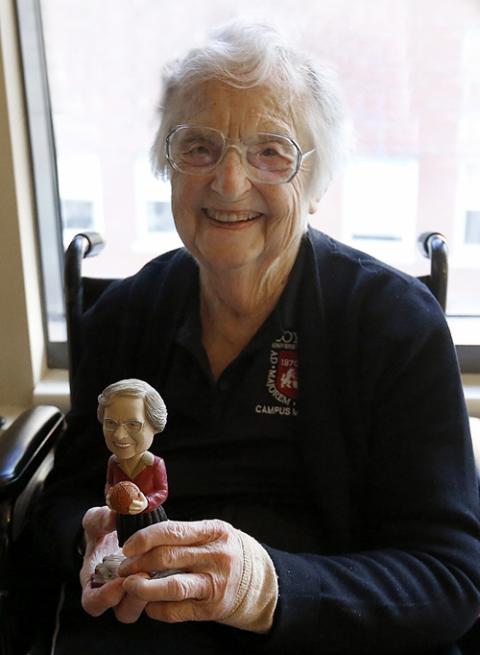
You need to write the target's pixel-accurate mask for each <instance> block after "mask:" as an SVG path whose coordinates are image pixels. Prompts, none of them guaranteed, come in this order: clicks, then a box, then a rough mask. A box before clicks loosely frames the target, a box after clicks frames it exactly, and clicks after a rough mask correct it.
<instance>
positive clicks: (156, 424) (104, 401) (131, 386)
mask: <svg viewBox="0 0 480 655" xmlns="http://www.w3.org/2000/svg"><path fill="white" fill-rule="evenodd" d="M115 396H132V398H143V406H144V409H145V418H146V419H147V421H148V422H149V423H150V425H151V426H152V428H153V429H154V430H155V432H156V433H157V432H163V430H164V428H165V425H166V423H167V408H166V407H165V403H164V402H163V398H162V397H161V395H160V394H159V393H158V391H157V390H156V389H154V388H153V387H152V386H150V385H149V384H148V383H147V382H144V381H143V380H137V379H136V378H128V379H125V380H119V381H118V382H114V383H113V384H110V385H109V386H108V387H106V388H105V389H104V390H103V391H102V393H101V394H100V395H99V396H98V409H97V418H98V420H99V421H100V423H103V417H104V414H105V408H106V407H108V405H109V404H110V403H111V402H112V399H113V398H114V397H115Z"/></svg>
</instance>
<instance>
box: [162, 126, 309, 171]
mask: <svg viewBox="0 0 480 655" xmlns="http://www.w3.org/2000/svg"><path fill="white" fill-rule="evenodd" d="M168 147H169V150H168V154H169V158H170V160H171V161H172V163H173V164H174V165H175V166H176V167H177V168H178V169H179V170H181V171H184V172H186V173H193V174H196V173H197V174H201V173H203V172H206V171H210V170H213V168H214V167H215V166H216V165H217V164H218V162H219V161H220V159H221V158H222V155H223V153H224V150H225V147H226V143H225V138H224V136H223V134H222V133H221V132H219V131H217V130H214V129H210V128H197V127H179V128H177V129H176V130H175V131H173V132H172V133H171V134H170V137H169V142H168ZM243 147H244V149H245V150H246V160H247V162H248V164H249V165H250V166H252V167H253V168H254V169H256V174H257V176H260V177H263V178H265V179H267V180H284V179H286V178H288V177H290V176H291V175H292V173H294V172H295V171H296V169H297V166H298V158H299V156H300V151H299V150H298V149H297V147H296V146H295V145H294V143H293V142H292V141H290V139H288V138H287V137H283V136H281V135H274V134H267V133H259V134H256V135H255V136H252V137H251V138H249V139H247V140H246V141H245V142H244V143H243Z"/></svg>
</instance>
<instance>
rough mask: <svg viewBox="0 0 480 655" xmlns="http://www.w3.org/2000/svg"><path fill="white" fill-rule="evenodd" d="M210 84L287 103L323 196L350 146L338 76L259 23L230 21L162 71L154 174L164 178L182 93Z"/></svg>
mask: <svg viewBox="0 0 480 655" xmlns="http://www.w3.org/2000/svg"><path fill="white" fill-rule="evenodd" d="M208 80H219V81H221V82H224V83H226V84H229V85H230V86H233V87H236V88H242V89H247V88H251V87H255V86H261V85H266V86H268V87H269V88H271V89H273V90H274V91H276V92H277V93H278V94H279V96H280V97H281V98H282V100H283V99H285V100H286V101H287V102H289V103H290V105H291V108H292V110H293V114H294V118H295V120H296V122H297V123H299V124H297V125H296V127H297V130H299V131H305V133H306V134H307V138H309V139H310V141H311V143H307V144H302V147H303V149H304V150H307V149H311V148H315V152H314V153H313V160H314V170H313V176H312V184H313V187H312V188H313V189H314V190H315V191H318V192H319V193H323V192H324V191H325V190H326V189H327V187H328V185H329V183H330V180H331V179H332V178H333V176H334V174H335V173H336V172H337V170H338V169H339V168H340V167H341V165H342V164H343V163H344V161H345V159H346V157H347V154H348V151H349V147H350V129H349V123H348V121H347V120H346V117H345V113H344V108H343V102H342V99H341V95H340V91H339V87H338V83H337V78H336V74H335V73H334V71H333V70H332V69H331V68H330V67H329V66H326V65H324V64H320V63H316V62H314V61H313V59H311V58H310V57H308V56H307V55H305V54H304V53H302V52H301V51H299V50H297V49H296V48H294V47H293V46H291V45H290V44H289V43H288V42H287V41H286V40H285V39H284V38H283V37H282V36H281V35H280V34H279V33H278V32H277V31H276V30H275V29H273V28H272V27H269V26H267V25H262V24H245V23H238V22H234V23H231V24H229V25H227V26H225V27H223V28H220V29H219V30H216V31H215V32H213V33H212V34H211V38H210V40H209V41H208V42H207V44H206V45H205V46H204V47H203V48H195V49H193V50H190V52H188V53H187V55H186V56H185V57H184V58H183V59H179V60H176V61H174V62H172V63H170V64H169V65H167V67H166V68H165V70H164V77H163V94H162V98H161V103H160V110H159V111H160V117H161V118H160V125H159V128H158V131H157V134H156V137H155V141H154V143H153V146H152V150H151V159H152V167H153V170H154V172H155V174H156V175H163V176H164V177H168V176H169V174H170V169H169V166H168V163H167V159H166V152H165V139H166V136H167V134H168V132H169V131H170V130H171V129H172V128H173V127H175V126H176V125H177V121H178V115H179V113H180V112H181V98H182V95H181V94H185V93H191V92H192V91H194V90H195V87H197V86H199V85H200V84H202V83H203V82H206V81H208Z"/></svg>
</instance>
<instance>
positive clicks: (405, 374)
mask: <svg viewBox="0 0 480 655" xmlns="http://www.w3.org/2000/svg"><path fill="white" fill-rule="evenodd" d="M307 239H308V248H309V252H310V256H311V257H313V259H314V262H315V266H314V271H315V274H314V276H313V279H311V281H310V283H309V284H308V285H305V289H303V290H302V293H304V294H305V297H304V301H305V302H304V303H303V306H304V307H305V309H304V311H305V316H302V317H300V320H299V325H301V326H302V327H301V330H302V332H301V335H300V338H299V348H300V351H299V362H300V375H299V377H300V380H301V392H300V396H299V399H298V405H299V416H300V418H301V421H302V430H301V434H302V439H301V440H300V443H299V447H300V448H301V452H302V457H303V463H304V470H305V475H306V476H307V478H308V481H309V487H310V490H311V497H312V501H313V503H314V504H315V506H316V507H317V508H318V520H319V521H321V524H322V529H323V531H324V533H325V535H326V547H325V550H324V551H322V553H318V554H298V553H287V552H282V551H278V550H275V549H273V548H270V547H268V545H267V548H268V550H269V552H270V555H271V557H272V559H273V562H274V564H275V567H276V570H277V573H278V576H279V589H280V596H279V602H278V606H277V610H276V615H275V621H274V626H273V628H272V630H271V632H270V633H269V635H267V636H258V635H246V636H245V640H246V642H247V643H249V645H250V646H251V647H252V648H254V647H255V646H257V647H258V648H259V649H260V650H261V652H264V651H265V652H275V653H281V652H285V653H300V652H307V653H357V652H358V653H390V652H392V653H394V652H399V653H409V652H412V653H413V652H415V653H418V652H427V651H428V652H432V653H433V652H435V653H437V652H438V653H440V652H441V653H444V652H445V653H447V652H448V653H450V652H451V653H454V652H455V650H453V646H452V650H448V647H449V645H450V644H453V643H454V642H455V640H456V639H458V638H459V637H460V635H461V634H463V633H464V632H465V631H466V630H467V629H468V627H469V626H470V625H471V624H472V623H473V621H474V620H475V618H476V616H477V615H478V614H479V608H480V566H479V562H480V548H479V534H480V532H479V503H478V489H477V484H476V476H475V470H474V463H473V455H472V448H471V443H470V438H469V434H468V421H467V416H466V412H465V405H464V399H463V392H462V387H461V382H460V377H459V372H458V366H457V361H456V356H455V351H454V347H453V345H452V342H451V337H450V334H449V331H448V327H447V325H446V322H445V319H444V317H443V314H442V311H441V309H440V307H439V306H438V304H437V302H436V301H435V299H434V298H433V297H432V296H431V294H430V292H429V291H428V290H426V288H424V287H423V285H422V284H421V283H420V282H418V281H417V280H416V279H414V278H411V277H409V276H407V275H404V274H402V273H400V272H398V271H395V270H394V269H392V268H390V267H388V266H386V265H385V264H382V263H381V262H379V261H377V260H375V259H373V258H372V257H370V256H368V255H365V254H364V253H360V252H358V251H355V250H353V249H351V248H349V247H347V246H344V245H342V244H340V243H338V242H336V241H334V240H333V239H330V238H329V237H327V236H325V235H323V234H321V233H319V232H317V231H315V230H310V231H309V232H308V236H307ZM197 275H198V273H197V266H196V263H195V262H194V261H193V259H192V258H191V257H190V255H188V253H186V252H185V251H183V250H179V251H174V252H173V253H168V254H166V255H163V256H161V257H158V258H157V259H155V260H153V261H152V262H150V263H149V264H147V265H146V266H145V267H144V268H143V269H142V270H141V271H140V272H139V273H138V274H137V275H135V276H133V277H131V278H128V279H126V280H124V281H122V282H121V283H118V284H116V285H114V286H113V287H112V288H110V289H109V290H108V291H107V292H106V294H105V295H104V296H103V298H102V299H101V300H100V301H99V303H98V304H97V306H96V307H95V308H94V309H93V310H92V311H91V312H90V313H89V315H88V318H87V320H86V324H85V343H86V346H87V355H86V357H85V358H84V359H83V361H82V363H81V366H80V370H79V372H78V375H77V376H76V380H75V384H74V392H73V398H72V411H71V414H70V416H69V430H68V432H67V435H66V437H65V439H64V440H63V442H62V443H61V445H60V446H59V449H58V453H57V460H56V467H55V470H54V472H53V475H52V476H51V477H50V480H49V482H48V485H47V490H46V493H45V497H44V498H45V501H46V502H44V503H43V505H42V509H41V512H40V518H41V523H42V525H43V528H44V529H45V528H46V532H48V534H49V535H50V536H51V535H52V533H53V534H54V535H55V536H56V542H57V547H56V550H54V556H55V557H56V559H57V561H60V562H62V563H63V567H64V569H65V571H68V570H72V566H73V564H72V552H73V549H74V541H75V539H76V536H77V535H78V529H79V525H80V518H81V515H82V514H83V512H84V511H85V510H86V509H87V508H88V507H89V506H91V505H94V504H98V503H99V502H101V499H99V490H101V489H102V487H103V481H104V475H105V473H104V461H105V455H104V451H103V450H102V449H103V443H102V440H101V439H98V436H95V438H90V437H89V436H88V435H89V434H92V433H95V435H97V434H98V425H97V424H96V419H95V410H96V396H97V394H98V393H99V391H100V390H101V389H103V388H104V387H105V386H106V385H107V384H109V383H110V382H112V381H115V380H118V379H121V378H124V377H138V378H141V379H144V380H147V381H148V382H150V383H151V384H152V385H154V386H156V387H157V388H158V389H159V390H160V392H161V391H162V380H163V379H164V375H165V371H166V366H167V362H168V357H169V353H170V345H171V344H172V342H173V338H174V335H175V333H176V331H177V329H178V326H179V324H180V322H181V320H182V316H183V313H184V308H185V304H186V303H188V302H190V301H191V292H192V279H196V277H197ZM82 461H88V464H86V465H85V466H83V467H79V466H78V462H82ZM75 462H76V465H75V464H74V463H75ZM60 517H61V519H60ZM50 543H51V541H50ZM442 647H443V648H445V649H446V650H441V648H442ZM435 649H437V650H435Z"/></svg>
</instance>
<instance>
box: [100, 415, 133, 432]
mask: <svg viewBox="0 0 480 655" xmlns="http://www.w3.org/2000/svg"><path fill="white" fill-rule="evenodd" d="M121 425H122V426H123V427H124V428H125V430H126V431H127V432H129V433H133V432H140V430H141V429H142V425H143V424H142V422H141V421H133V420H132V421H124V422H123V423H119V422H118V421H114V420H113V419H112V418H106V419H104V421H103V427H104V429H105V430H106V431H107V432H115V430H118V428H119V427H120V426H121Z"/></svg>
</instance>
